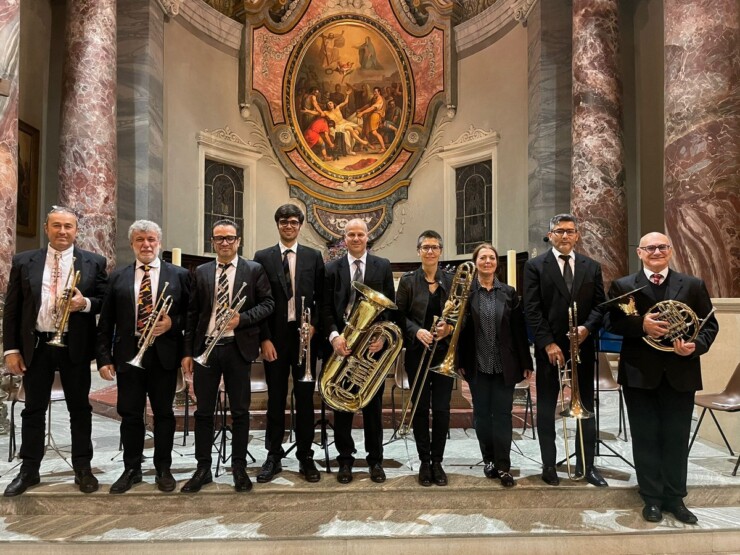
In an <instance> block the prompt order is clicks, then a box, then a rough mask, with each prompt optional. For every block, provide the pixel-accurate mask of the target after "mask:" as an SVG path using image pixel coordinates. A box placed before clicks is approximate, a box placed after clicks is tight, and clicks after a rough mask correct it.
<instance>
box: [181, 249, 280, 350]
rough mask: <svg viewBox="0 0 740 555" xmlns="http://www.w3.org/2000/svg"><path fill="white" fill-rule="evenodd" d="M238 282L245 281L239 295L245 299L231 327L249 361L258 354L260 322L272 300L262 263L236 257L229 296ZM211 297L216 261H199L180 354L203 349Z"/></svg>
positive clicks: (214, 293)
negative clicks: (236, 320) (237, 319)
mask: <svg viewBox="0 0 740 555" xmlns="http://www.w3.org/2000/svg"><path fill="white" fill-rule="evenodd" d="M242 283H246V284H247V286H246V287H245V288H244V290H243V291H242V296H243V297H246V299H247V300H246V302H245V303H244V305H243V306H242V308H241V310H240V311H239V312H240V315H239V325H238V326H237V327H236V329H235V330H234V337H235V339H236V343H237V346H238V347H239V352H240V353H241V355H242V357H244V360H245V361H247V362H251V361H253V360H255V359H256V358H257V357H258V356H259V347H260V345H259V332H260V324H261V322H262V321H263V320H265V318H267V317H268V316H269V315H270V314H271V313H272V310H273V308H274V307H275V301H274V300H273V298H272V293H271V291H270V282H269V281H268V279H267V274H266V273H265V269H264V268H263V267H262V265H261V264H258V263H257V262H253V261H251V260H246V259H245V258H241V257H239V262H238V263H237V266H236V276H235V279H234V289H233V291H232V295H236V293H237V291H239V288H240V287H241V285H242ZM215 297H216V261H215V260H214V261H212V262H207V263H205V264H201V265H200V266H198V267H197V268H196V269H195V278H194V281H193V283H192V284H191V287H190V304H189V306H188V315H187V321H186V324H185V343H184V356H198V355H200V354H202V353H203V351H204V350H205V341H206V332H207V331H208V322H209V321H210V319H211V313H212V311H213V303H214V301H215ZM232 301H233V298H232Z"/></svg>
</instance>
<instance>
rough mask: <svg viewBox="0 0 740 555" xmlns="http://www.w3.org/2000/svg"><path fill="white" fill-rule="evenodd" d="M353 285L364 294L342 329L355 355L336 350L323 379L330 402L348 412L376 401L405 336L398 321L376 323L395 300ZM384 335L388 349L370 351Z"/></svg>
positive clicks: (321, 387)
mask: <svg viewBox="0 0 740 555" xmlns="http://www.w3.org/2000/svg"><path fill="white" fill-rule="evenodd" d="M352 287H354V288H355V289H356V290H357V292H358V293H359V295H361V296H362V300H360V302H359V303H357V306H356V307H355V309H354V310H353V311H352V314H350V317H349V320H348V321H347V324H346V326H345V328H344V331H343V332H342V335H343V336H344V338H345V340H346V341H347V348H348V349H350V350H351V351H352V354H350V355H348V356H346V357H345V356H341V355H338V354H336V353H332V354H331V356H330V357H329V359H328V360H327V361H326V364H325V365H324V370H323V372H322V374H321V378H320V380H319V391H321V396H322V397H323V398H324V401H325V402H326V404H327V405H329V406H330V407H331V408H333V409H335V410H341V411H345V412H357V411H359V410H360V409H362V408H363V407H364V406H365V405H367V404H368V403H369V402H370V401H371V400H372V398H373V397H374V396H375V394H376V393H377V391H378V389H380V386H381V385H383V382H384V381H385V377H386V375H387V374H388V372H389V371H390V369H391V367H392V366H393V364H394V362H395V360H396V357H397V356H398V354H399V353H400V352H401V349H402V348H403V335H402V334H401V329H400V328H399V327H398V326H397V325H396V324H394V323H392V322H378V323H376V324H373V321H374V320H375V319H376V318H377V317H378V315H379V314H380V313H381V312H383V311H384V310H385V309H391V310H395V309H396V305H395V303H394V302H393V301H391V300H390V299H388V298H387V297H386V296H385V295H383V294H381V293H378V292H377V291H375V290H373V289H370V288H369V287H368V286H367V285H364V284H362V283H359V282H357V281H353V282H352ZM371 324H372V325H371ZM381 337H382V338H383V339H385V343H386V346H385V348H384V349H383V350H381V351H379V352H377V353H370V351H369V348H370V345H371V344H372V343H373V342H374V341H375V340H376V339H379V338H381Z"/></svg>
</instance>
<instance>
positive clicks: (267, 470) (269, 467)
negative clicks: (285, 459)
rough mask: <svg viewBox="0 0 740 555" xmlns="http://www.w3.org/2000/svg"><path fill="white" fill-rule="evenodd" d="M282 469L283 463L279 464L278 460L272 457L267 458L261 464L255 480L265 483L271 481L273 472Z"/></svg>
mask: <svg viewBox="0 0 740 555" xmlns="http://www.w3.org/2000/svg"><path fill="white" fill-rule="evenodd" d="M282 470H283V465H282V464H280V461H276V460H274V459H267V460H266V461H265V464H263V465H262V470H260V472H259V474H257V481H258V482H259V483H260V484H266V483H267V482H270V481H272V479H273V478H274V477H275V474H279V473H280V472H282Z"/></svg>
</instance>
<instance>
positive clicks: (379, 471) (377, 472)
mask: <svg viewBox="0 0 740 555" xmlns="http://www.w3.org/2000/svg"><path fill="white" fill-rule="evenodd" d="M370 479H371V480H372V481H373V482H375V483H376V484H382V483H383V482H385V470H383V467H382V466H380V463H375V464H374V465H372V466H371V467H370Z"/></svg>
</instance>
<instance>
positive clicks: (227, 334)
mask: <svg viewBox="0 0 740 555" xmlns="http://www.w3.org/2000/svg"><path fill="white" fill-rule="evenodd" d="M212 241H213V246H214V248H215V250H216V260H214V261H213V262H208V263H206V264H201V265H200V266H198V268H197V269H196V270H195V279H194V280H193V283H192V285H191V288H190V304H189V307H188V314H187V321H186V324H185V345H184V352H185V357H184V358H183V359H182V368H183V370H184V371H185V373H186V375H193V389H194V391H195V395H196V397H197V399H198V408H197V410H196V411H195V458H196V459H197V460H198V468H197V469H196V471H195V473H194V474H193V477H192V478H190V480H188V481H187V482H186V483H185V485H184V486H183V487H182V489H181V490H180V491H182V492H184V493H195V492H197V491H200V489H201V487H202V486H203V485H205V484H208V483H210V482H212V481H213V476H212V475H211V462H212V461H211V450H212V448H213V430H214V424H213V413H214V411H215V409H216V400H217V398H218V395H219V384H220V383H221V378H222V377H223V380H224V386H225V388H226V394H227V395H228V398H229V409H230V412H231V421H232V434H231V472H232V475H233V478H234V489H235V490H236V491H240V492H242V491H250V490H251V489H252V481H251V480H250V479H249V476H248V475H247V444H248V442H249V404H250V402H251V397H252V390H251V382H250V369H251V365H252V361H253V360H254V359H256V358H257V356H258V355H259V348H260V345H259V332H260V325H261V324H262V322H263V321H264V320H265V319H266V318H267V317H268V316H269V315H270V314H271V313H272V310H273V308H274V306H275V302H274V301H273V299H272V294H271V292H270V282H269V281H268V279H267V274H266V273H265V270H264V268H262V266H261V265H260V264H257V263H256V262H253V261H251V260H246V259H244V258H242V257H241V256H239V255H238V254H237V252H238V249H239V244H240V243H241V238H240V237H239V228H238V224H237V223H236V222H234V221H231V220H218V221H216V222H215V223H214V224H213V228H212ZM237 297H238V298H241V299H244V304H243V305H242V307H241V308H240V310H239V312H237V313H236V314H234V315H233V316H232V317H231V318H229V314H230V313H231V312H233V308H235V306H236V305H237V303H238V298H237ZM221 323H223V325H221ZM221 331H223V334H222V336H221V337H220V338H218V336H219V335H220V334H221V333H220V332H221ZM207 344H208V345H214V347H213V349H212V351H211V352H210V356H209V357H208V360H207V361H202V364H201V363H199V362H196V361H195V360H194V359H193V357H194V356H200V355H203V354H204V352H205V351H206V345H207Z"/></svg>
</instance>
